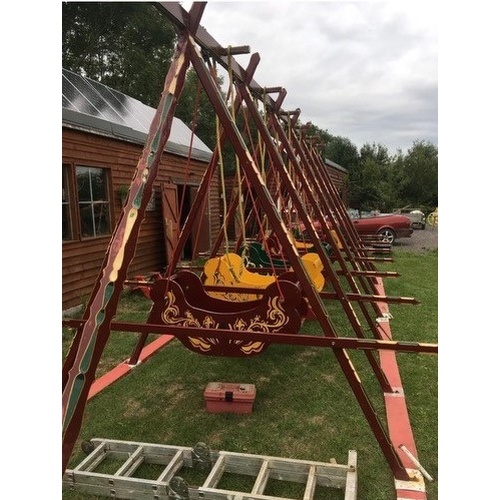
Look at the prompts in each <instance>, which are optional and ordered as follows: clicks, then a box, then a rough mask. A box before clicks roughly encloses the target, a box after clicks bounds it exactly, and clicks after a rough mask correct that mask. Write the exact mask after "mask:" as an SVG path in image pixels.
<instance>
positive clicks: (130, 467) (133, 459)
mask: <svg viewBox="0 0 500 500" xmlns="http://www.w3.org/2000/svg"><path fill="white" fill-rule="evenodd" d="M143 449H144V448H143V447H142V446H138V447H137V450H135V451H134V453H132V455H130V457H129V458H128V459H127V460H126V462H125V463H124V464H123V465H122V466H121V467H120V468H119V469H118V470H117V471H116V472H115V473H114V475H115V476H123V477H129V476H131V475H132V474H133V473H134V472H135V471H136V470H137V468H138V467H139V466H140V465H141V464H142V462H144V456H142V450H143Z"/></svg>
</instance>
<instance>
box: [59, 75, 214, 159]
mask: <svg viewBox="0 0 500 500" xmlns="http://www.w3.org/2000/svg"><path fill="white" fill-rule="evenodd" d="M62 107H63V108H66V109H69V110H71V111H76V112H78V113H83V114H85V115H88V116H93V117H95V118H99V119H101V120H105V121H107V122H111V123H116V124H119V125H124V126H126V127H129V128H131V129H132V130H135V131H138V132H140V133H143V134H148V133H149V127H150V125H151V122H152V120H153V117H154V115H155V113H156V110H155V109H154V108H152V107H150V106H147V105H146V104H143V103H142V102H140V101H139V100H137V99H134V98H133V97H130V96H127V95H125V94H123V93H122V92H118V91H117V90H114V89H112V88H110V87H107V86H106V85H103V84H102V83H100V82H96V81H95V80H91V79H89V78H86V77H84V76H81V75H78V74H76V73H73V72H72V71H68V70H66V69H64V68H63V72H62ZM190 144H191V130H190V129H189V128H188V127H187V126H186V124H185V123H183V122H182V121H181V120H179V119H178V118H174V121H173V124H172V128H171V132H170V137H169V141H168V144H167V149H169V145H170V147H171V149H173V150H176V152H177V153H179V154H184V155H185V154H186V151H187V148H189V147H190ZM177 146H181V149H180V150H179V148H178V147H177ZM193 147H194V148H195V149H197V150H198V151H199V152H200V153H202V156H203V157H204V158H205V159H207V158H208V157H207V154H211V151H210V149H209V148H208V147H207V145H206V144H204V143H203V142H202V141H201V140H200V139H199V138H198V137H197V136H194V140H193Z"/></svg>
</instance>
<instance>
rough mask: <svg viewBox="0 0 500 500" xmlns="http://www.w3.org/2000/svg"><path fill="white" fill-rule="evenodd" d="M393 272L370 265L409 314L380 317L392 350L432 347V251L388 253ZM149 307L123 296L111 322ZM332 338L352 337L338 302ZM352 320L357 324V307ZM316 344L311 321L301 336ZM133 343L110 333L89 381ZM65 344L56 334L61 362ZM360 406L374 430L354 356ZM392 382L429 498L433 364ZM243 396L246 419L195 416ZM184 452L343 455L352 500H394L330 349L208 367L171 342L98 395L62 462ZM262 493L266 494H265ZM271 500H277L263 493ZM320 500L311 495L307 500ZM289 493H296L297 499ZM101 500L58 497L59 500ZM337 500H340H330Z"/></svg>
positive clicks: (432, 485) (137, 317)
mask: <svg viewBox="0 0 500 500" xmlns="http://www.w3.org/2000/svg"><path fill="white" fill-rule="evenodd" d="M393 256H394V263H382V264H379V265H377V267H378V268H379V269H380V270H390V271H398V272H399V273H400V274H401V277H399V278H389V279H386V280H385V283H384V284H385V290H386V293H387V295H391V296H403V297H415V298H416V299H418V300H419V301H420V302H421V303H420V304H419V305H416V306H415V305H392V304H391V306H390V311H391V313H392V315H393V317H394V318H393V319H392V320H391V331H392V334H393V337H394V339H396V340H405V341H419V342H432V343H435V342H437V332H438V328H437V326H438V255H437V251H432V252H429V253H426V254H423V255H422V254H420V255H417V254H412V253H408V252H405V251H402V250H398V249H395V250H394V253H393ZM148 308H149V302H148V301H147V300H146V299H144V298H143V297H142V296H140V295H136V294H127V293H124V297H123V300H122V301H121V303H120V308H119V312H118V314H117V316H116V318H115V319H116V320H130V321H144V319H145V318H146V316H147V310H148ZM327 308H328V309H329V312H330V314H331V315H332V317H333V318H334V323H335V327H336V329H337V330H338V333H339V335H342V336H353V331H352V328H351V326H350V324H349V322H348V321H347V320H346V317H345V314H344V313H343V311H342V309H341V308H340V306H339V303H338V302H329V303H327ZM355 311H356V313H357V315H358V316H359V317H360V318H362V317H363V316H362V313H361V311H360V309H359V306H355ZM306 331H307V332H318V326H317V324H316V322H315V321H308V322H306V324H305V325H304V332H306ZM136 338H137V337H136V335H135V334H130V333H117V332H112V333H111V337H110V341H109V342H108V345H107V346H106V348H105V351H104V353H103V356H102V359H101V363H100V365H99V368H98V373H97V375H98V376H99V375H100V374H102V373H104V372H105V371H107V370H108V369H109V368H110V367H112V366H114V365H116V364H117V363H118V362H120V361H123V360H124V359H126V358H127V357H129V356H130V354H131V351H132V349H133V347H134V345H135V341H136ZM70 342H71V336H70V333H69V331H63V358H64V356H65V353H66V352H67V349H68V347H69V344H70ZM349 355H350V357H351V359H352V361H353V364H354V366H355V368H356V370H357V371H358V373H359V374H360V377H361V379H362V381H363V385H364V387H365V390H366V392H367V394H368V395H369V396H370V398H371V400H372V403H373V406H374V407H375V408H376V409H377V411H378V414H379V417H380V419H381V421H382V422H383V423H385V414H384V407H383V401H382V397H381V392H380V389H379V386H378V383H377V381H376V380H375V377H374V376H373V373H372V370H371V368H370V367H369V364H368V362H367V359H366V355H365V353H363V352H357V351H353V352H350V353H349ZM397 359H398V364H399V367H400V374H401V378H402V381H403V387H404V390H405V396H406V400H407V404H408V408H409V410H408V411H409V415H410V420H411V422H412V426H413V432H414V437H415V441H416V445H417V449H418V456H419V460H420V462H421V464H422V465H423V466H424V467H425V469H426V470H427V471H428V472H429V474H430V475H431V476H432V477H433V478H434V481H433V482H426V489H427V497H428V500H436V499H437V498H438V489H437V485H438V481H437V475H438V457H437V455H438V452H437V450H438V443H437V435H438V432H437V424H438V418H437V408H438V404H437V396H438V391H437V374H438V370H437V364H438V361H437V356H433V355H424V354H413V353H399V354H398V355H397ZM212 381H223V382H242V383H251V384H255V386H256V388H257V395H256V399H255V403H254V407H253V412H252V413H251V414H245V415H234V414H212V413H207V412H206V410H205V402H204V399H203V391H204V389H205V387H206V385H207V383H208V382H212ZM93 437H96V438H109V439H121V440H130V441H140V442H152V443H162V444H171V445H176V446H194V445H195V444H196V443H197V442H199V441H202V442H205V443H207V444H208V445H209V446H210V447H211V448H212V449H214V450H227V451H234V452H241V453H251V454H263V455H272V456H280V457H287V458H297V459H306V460H315V461H322V462H329V461H330V459H331V458H335V459H336V460H337V462H338V463H341V464H345V463H347V455H348V451H349V450H350V449H354V450H356V451H357V454H358V481H359V487H358V498H360V499H362V498H363V499H370V500H391V499H393V498H395V493H394V485H393V481H392V477H391V472H390V469H389V466H388V465H387V463H386V461H385V458H384V456H383V454H382V452H381V451H380V449H379V446H378V444H377V442H376V440H375V438H374V436H373V433H372V431H371V429H370V428H369V425H368V423H367V422H366V419H365V417H364V414H363V413H362V411H361V409H360V407H359V405H358V403H357V401H356V399H355V397H354V395H353V393H352V391H351V389H350V387H349V385H348V383H347V381H346V379H345V377H344V375H343V373H342V371H341V369H340V367H339V365H338V363H337V362H336V359H335V356H334V355H333V354H332V351H331V350H330V349H321V348H311V347H297V346H290V345H272V346H270V347H269V348H268V350H267V351H266V352H265V353H263V354H262V355H260V356H255V357H252V358H248V359H244V358H218V357H209V356H202V355H199V354H195V353H193V352H191V351H189V350H188V349H186V348H185V347H183V346H182V344H181V343H180V342H179V341H177V340H174V341H172V342H171V343H169V344H167V346H166V347H164V348H163V349H162V350H160V351H159V352H158V353H157V354H155V355H154V356H153V357H152V358H151V359H150V360H148V361H147V362H146V363H144V364H142V365H140V366H138V367H137V368H135V369H134V370H133V371H132V372H131V373H130V374H129V375H128V376H126V377H125V378H124V379H122V380H120V381H118V382H116V383H115V384H114V385H112V386H110V387H108V388H106V389H105V390H104V391H103V392H102V393H100V394H98V395H97V396H95V397H94V398H92V399H91V400H90V401H89V402H88V403H87V406H86V409H85V415H84V420H83V424H82V428H81V432H80V436H79V440H78V442H77V445H76V446H75V449H74V453H73V456H72V458H71V461H70V464H69V466H70V468H71V467H74V466H75V465H76V464H77V463H78V462H79V461H81V460H82V459H83V457H84V454H83V452H82V451H81V450H80V443H81V441H83V440H86V439H90V438H93ZM270 487H271V486H270ZM272 487H273V488H275V490H274V491H277V493H271V494H276V495H281V494H284V493H283V492H282V491H281V490H280V487H281V486H280V485H273V486H272ZM322 496H323V495H322V494H321V492H318V495H317V500H319V499H320V498H321V497H322ZM299 497H300V493H298V497H297V498H299ZM84 498H85V499H89V498H95V499H97V498H102V497H97V496H89V495H82V494H79V493H76V492H71V491H65V492H64V493H63V500H77V499H84ZM324 498H325V499H326V498H330V499H332V498H333V499H335V498H337V497H332V496H330V497H328V495H325V496H324ZM339 498H342V496H340V497H339Z"/></svg>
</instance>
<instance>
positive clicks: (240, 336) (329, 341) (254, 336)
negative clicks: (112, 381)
mask: <svg viewBox="0 0 500 500" xmlns="http://www.w3.org/2000/svg"><path fill="white" fill-rule="evenodd" d="M82 324H83V320H78V319H67V320H63V326H67V327H70V328H78V327H79V326H80V325H82ZM110 329H111V330H113V331H120V332H135V333H151V334H158V335H173V336H174V337H176V338H188V337H207V336H210V337H211V338H218V339H227V338H230V339H233V340H246V341H248V340H253V341H255V342H267V343H269V344H288V345H301V346H310V347H330V348H332V349H357V350H369V351H373V350H377V351H378V350H390V351H398V352H408V353H416V354H437V353H438V346H437V344H430V343H422V342H402V341H395V340H378V339H359V338H351V337H318V336H316V335H302V334H296V333H265V332H254V331H247V330H227V329H223V328H217V329H210V328H193V327H185V326H171V325H155V324H149V323H128V322H112V323H111V328H110Z"/></svg>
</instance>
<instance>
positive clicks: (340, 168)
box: [325, 158, 348, 174]
mask: <svg viewBox="0 0 500 500" xmlns="http://www.w3.org/2000/svg"><path fill="white" fill-rule="evenodd" d="M325 164H326V165H328V166H329V167H333V168H336V169H337V170H340V171H341V172H345V173H346V174H347V172H348V170H347V169H346V168H344V167H341V166H340V165H339V164H338V163H335V162H334V161H332V160H329V159H328V158H325Z"/></svg>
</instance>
